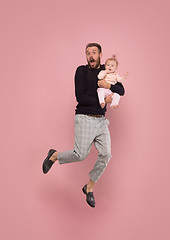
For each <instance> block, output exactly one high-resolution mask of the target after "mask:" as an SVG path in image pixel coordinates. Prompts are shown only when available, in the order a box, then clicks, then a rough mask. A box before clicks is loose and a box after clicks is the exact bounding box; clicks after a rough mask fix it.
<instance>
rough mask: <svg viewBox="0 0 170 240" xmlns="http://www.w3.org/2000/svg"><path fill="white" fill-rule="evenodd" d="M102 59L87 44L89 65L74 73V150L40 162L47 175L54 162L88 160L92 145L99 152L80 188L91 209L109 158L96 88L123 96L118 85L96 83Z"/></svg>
mask: <svg viewBox="0 0 170 240" xmlns="http://www.w3.org/2000/svg"><path fill="white" fill-rule="evenodd" d="M101 57H102V49H101V46H100V45H99V44H97V43H89V44H88V45H87V46H86V59H87V63H88V65H83V66H79V67H78V68H77V70H76V74H75V94H76V99H77V102H78V104H77V106H76V114H75V144H74V150H70V151H66V152H57V151H56V150H54V149H51V150H50V151H49V152H48V155H47V157H46V159H45V160H44V162H43V172H44V173H47V172H48V171H49V170H50V168H51V166H52V165H53V164H54V162H56V161H57V160H58V162H59V163H60V164H64V163H70V162H77V161H82V160H84V159H85V158H86V157H87V155H88V153H89V151H90V148H91V146H92V143H93V142H94V144H95V147H96V149H97V150H98V158H97V161H96V163H95V165H94V167H93V169H92V170H91V172H90V173H89V176H90V180H89V182H88V183H87V184H86V185H85V186H84V187H83V188H82V191H83V192H84V194H86V201H87V203H88V204H89V205H90V206H91V207H95V199H94V195H93V187H94V185H95V183H96V182H97V181H98V179H99V178H100V177H101V175H102V173H103V171H104V170H105V168H106V166H107V164H108V162H109V160H110V158H111V141H110V133H109V130H108V124H109V121H108V120H107V119H106V118H105V112H106V106H105V107H104V108H101V106H100V104H99V101H98V96H97V88H98V87H104V88H108V89H111V91H112V92H116V93H118V94H119V95H124V88H123V85H122V84H121V83H116V84H115V85H111V84H109V83H107V82H106V81H105V80H100V81H98V78H97V75H98V74H99V72H100V71H101V70H104V65H101V64H100V60H101ZM112 95H113V94H112ZM112 95H110V96H108V97H107V98H106V99H105V102H106V104H107V103H110V102H111V100H112V99H111V97H112Z"/></svg>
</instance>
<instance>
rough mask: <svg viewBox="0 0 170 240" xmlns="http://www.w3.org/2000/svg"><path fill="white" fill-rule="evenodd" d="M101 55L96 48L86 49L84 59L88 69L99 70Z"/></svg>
mask: <svg viewBox="0 0 170 240" xmlns="http://www.w3.org/2000/svg"><path fill="white" fill-rule="evenodd" d="M101 57H102V54H101V53H100V52H99V49H98V48H97V47H88V48H87V49H86V59H87V62H88V65H89V67H90V68H100V58H101Z"/></svg>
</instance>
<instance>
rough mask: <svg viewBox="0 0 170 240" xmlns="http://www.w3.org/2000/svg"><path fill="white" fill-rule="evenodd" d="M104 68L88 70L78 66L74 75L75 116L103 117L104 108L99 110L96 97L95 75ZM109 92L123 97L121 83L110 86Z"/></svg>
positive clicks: (86, 67)
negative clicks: (90, 115)
mask: <svg viewBox="0 0 170 240" xmlns="http://www.w3.org/2000/svg"><path fill="white" fill-rule="evenodd" d="M104 69H105V66H104V65H101V66H100V68H99V69H92V68H89V66H88V65H82V66H79V67H78V68H77V70H76V73H75V95H76V100H77V102H78V104H77V106H76V110H75V111H76V114H92V115H105V112H106V106H105V107H104V108H101V106H100V104H99V100H98V95H97V88H98V85H97V82H98V78H97V75H98V74H99V72H100V71H101V70H104ZM110 90H111V91H112V92H116V93H118V94H119V95H124V92H125V91H124V87H123V85H122V84H121V83H118V82H117V83H116V84H115V85H111V88H110Z"/></svg>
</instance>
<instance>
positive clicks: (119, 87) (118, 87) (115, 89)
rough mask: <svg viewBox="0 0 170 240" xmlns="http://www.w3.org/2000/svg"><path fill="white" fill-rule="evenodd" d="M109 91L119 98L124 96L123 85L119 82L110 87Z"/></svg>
mask: <svg viewBox="0 0 170 240" xmlns="http://www.w3.org/2000/svg"><path fill="white" fill-rule="evenodd" d="M110 90H111V91H112V92H115V93H118V94H119V95H121V96H123V95H124V94H125V89H124V87H123V85H122V84H121V83H119V82H117V83H116V84H115V85H111V88H110Z"/></svg>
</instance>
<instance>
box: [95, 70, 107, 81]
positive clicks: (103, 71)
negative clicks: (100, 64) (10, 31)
mask: <svg viewBox="0 0 170 240" xmlns="http://www.w3.org/2000/svg"><path fill="white" fill-rule="evenodd" d="M105 76H106V71H105V70H101V71H100V72H99V74H98V76H97V77H98V79H99V80H101V79H103V78H104V77H105Z"/></svg>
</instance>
